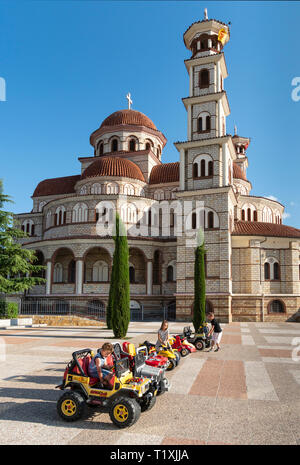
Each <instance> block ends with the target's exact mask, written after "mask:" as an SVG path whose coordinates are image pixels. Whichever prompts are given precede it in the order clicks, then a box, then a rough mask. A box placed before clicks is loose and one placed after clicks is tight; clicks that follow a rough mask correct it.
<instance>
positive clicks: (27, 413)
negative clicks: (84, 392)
mask: <svg viewBox="0 0 300 465" xmlns="http://www.w3.org/2000/svg"><path fill="white" fill-rule="evenodd" d="M158 326H159V324H158V323H131V324H130V328H129V331H128V337H129V338H131V339H130V342H134V343H138V342H143V341H144V340H145V339H148V340H150V341H151V342H152V341H154V342H155V340H156V332H157V329H158ZM183 326H184V324H183V323H170V332H171V333H173V332H174V333H178V332H181V331H182V328H183ZM223 330H224V332H223V339H222V350H221V351H220V352H216V353H215V352H206V351H204V352H197V353H194V354H191V355H189V356H188V357H185V358H183V359H181V362H180V365H179V366H178V367H177V368H176V369H175V370H174V371H172V372H170V373H167V377H168V378H169V379H170V381H171V382H172V387H171V390H170V392H168V393H166V394H164V395H163V396H160V397H159V398H158V399H157V403H156V405H155V407H154V408H153V409H152V410H151V411H149V412H145V413H143V414H142V415H141V417H140V419H139V421H138V422H137V423H136V424H135V425H133V426H132V427H131V428H128V429H126V430H120V429H118V428H117V427H116V426H114V425H113V424H112V423H111V421H110V418H109V415H108V414H104V413H97V412H96V411H95V410H93V409H87V413H86V416H85V417H84V418H83V419H81V420H80V421H78V422H75V423H72V424H68V423H66V422H64V421H63V420H61V419H60V418H59V417H58V415H57V412H56V401H57V399H58V397H59V396H60V395H61V393H62V391H60V390H55V389H54V387H55V386H56V385H58V384H60V382H61V379H62V376H63V372H64V369H65V366H66V363H67V362H68V361H69V360H70V358H71V353H72V352H73V351H74V350H78V349H82V348H87V347H89V348H92V349H97V348H98V347H99V346H101V344H102V343H103V342H105V341H112V342H113V340H112V333H111V332H110V331H108V330H105V329H101V328H100V329H98V328H97V327H76V328H75V327H45V328H28V329H14V330H2V331H0V338H1V339H0V340H1V343H2V347H3V346H4V344H5V349H6V357H5V360H2V361H0V430H1V431H2V434H1V438H0V444H109V445H112V444H116V445H117V444H118V445H125V444H133V445H138V444H139V445H145V444H147V445H151V444H153V445H159V444H161V445H174V444H294V445H295V444H300V433H299V425H300V361H297V360H296V359H295V353H296V350H295V348H296V347H297V346H300V325H299V324H297V323H231V324H228V325H223ZM297 337H298V338H299V339H298V341H296V340H295V338H297ZM295 343H296V344H295ZM293 350H294V353H293ZM293 355H294V360H293ZM296 355H297V354H296ZM298 357H299V358H300V349H299V351H298ZM3 358H4V357H3V356H2V359H3Z"/></svg>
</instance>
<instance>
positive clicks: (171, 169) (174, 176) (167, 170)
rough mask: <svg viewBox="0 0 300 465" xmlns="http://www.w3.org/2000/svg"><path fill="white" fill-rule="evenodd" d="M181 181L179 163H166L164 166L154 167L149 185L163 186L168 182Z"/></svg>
mask: <svg viewBox="0 0 300 465" xmlns="http://www.w3.org/2000/svg"><path fill="white" fill-rule="evenodd" d="M178 181H179V162H175V163H164V164H162V165H156V166H153V168H152V170H151V173H150V178H149V184H163V183H167V182H178Z"/></svg>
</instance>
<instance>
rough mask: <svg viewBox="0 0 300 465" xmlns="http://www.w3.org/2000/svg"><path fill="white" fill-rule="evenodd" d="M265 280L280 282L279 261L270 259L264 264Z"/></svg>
mask: <svg viewBox="0 0 300 465" xmlns="http://www.w3.org/2000/svg"><path fill="white" fill-rule="evenodd" d="M264 270H265V280H271V281H278V280H279V279H280V266H279V263H278V260H277V259H276V258H273V257H268V258H267V259H266V262H265V264H264Z"/></svg>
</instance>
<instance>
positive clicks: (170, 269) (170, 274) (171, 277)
mask: <svg viewBox="0 0 300 465" xmlns="http://www.w3.org/2000/svg"><path fill="white" fill-rule="evenodd" d="M167 281H168V282H169V283H170V282H172V281H174V270H173V266H172V265H169V266H168V268H167Z"/></svg>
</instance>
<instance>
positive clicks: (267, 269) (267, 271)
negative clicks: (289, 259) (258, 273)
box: [264, 262, 270, 280]
mask: <svg viewBox="0 0 300 465" xmlns="http://www.w3.org/2000/svg"><path fill="white" fill-rule="evenodd" d="M264 272H265V280H267V279H270V263H267V262H266V263H265V265H264Z"/></svg>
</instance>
